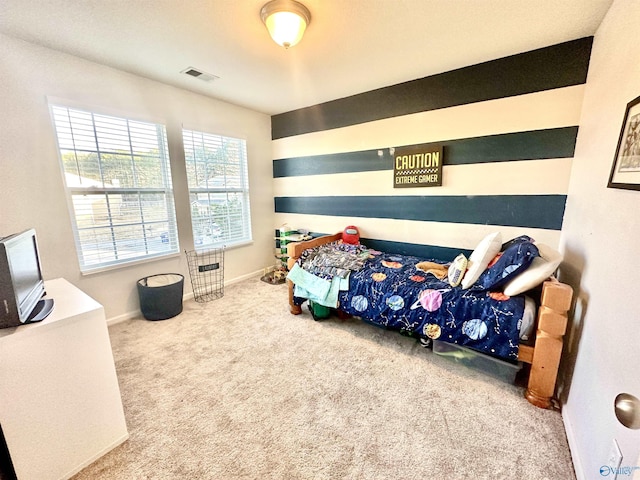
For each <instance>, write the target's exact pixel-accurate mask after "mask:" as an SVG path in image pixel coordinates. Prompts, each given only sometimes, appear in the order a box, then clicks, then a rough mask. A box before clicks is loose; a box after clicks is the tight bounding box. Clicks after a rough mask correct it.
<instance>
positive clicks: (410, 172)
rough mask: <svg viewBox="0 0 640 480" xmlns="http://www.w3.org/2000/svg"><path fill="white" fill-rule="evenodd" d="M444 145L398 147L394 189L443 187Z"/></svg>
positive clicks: (394, 157) (395, 153) (394, 162)
mask: <svg viewBox="0 0 640 480" xmlns="http://www.w3.org/2000/svg"><path fill="white" fill-rule="evenodd" d="M442 153H443V149H442V145H433V144H424V145H411V146H408V147H396V148H395V149H394V152H393V187H394V188H407V187H440V186H442V161H443V156H442Z"/></svg>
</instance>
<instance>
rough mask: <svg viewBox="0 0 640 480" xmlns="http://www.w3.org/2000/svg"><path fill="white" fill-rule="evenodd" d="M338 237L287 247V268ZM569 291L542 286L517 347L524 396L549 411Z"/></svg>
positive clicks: (555, 284)
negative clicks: (531, 337) (524, 369)
mask: <svg viewBox="0 0 640 480" xmlns="http://www.w3.org/2000/svg"><path fill="white" fill-rule="evenodd" d="M341 238H342V232H339V233H336V234H334V235H327V236H323V237H318V238H314V239H312V240H307V241H304V242H295V243H290V244H288V245H287V254H288V256H289V259H288V265H289V268H290V269H291V268H292V267H293V265H294V264H295V262H296V261H297V260H298V258H299V257H300V255H302V252H304V251H305V250H306V249H307V248H313V247H317V246H319V245H323V244H325V243H330V242H335V241H337V240H340V239H341ZM287 284H288V286H289V305H290V309H291V313H292V314H294V315H299V314H300V313H302V308H301V307H300V306H299V305H294V303H293V283H292V282H291V281H287ZM572 296H573V290H572V289H571V287H570V286H569V285H566V284H564V283H561V282H559V281H558V280H556V279H555V278H554V277H550V278H549V279H548V280H547V281H545V282H544V283H543V284H542V294H541V296H540V308H539V309H538V313H537V319H536V325H537V330H536V337H535V341H534V343H533V345H524V344H521V345H520V348H519V353H518V360H520V361H522V362H525V363H528V364H530V365H531V370H530V373H529V380H528V383H527V388H526V389H525V393H524V396H525V397H526V399H527V400H528V401H529V402H530V403H531V404H533V405H535V406H536V407H540V408H550V407H551V406H552V405H553V402H552V398H553V395H554V392H555V387H556V379H557V376H558V367H559V365H560V355H561V353H562V344H563V336H564V334H565V331H566V328H567V312H568V311H569V309H570V308H571V299H572Z"/></svg>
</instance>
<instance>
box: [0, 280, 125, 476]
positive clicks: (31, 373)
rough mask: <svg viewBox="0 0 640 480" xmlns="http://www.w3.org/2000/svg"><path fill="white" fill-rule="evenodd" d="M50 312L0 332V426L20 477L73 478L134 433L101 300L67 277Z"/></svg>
mask: <svg viewBox="0 0 640 480" xmlns="http://www.w3.org/2000/svg"><path fill="white" fill-rule="evenodd" d="M45 287H46V291H47V297H49V298H53V299H54V301H55V307H54V310H53V312H52V313H51V314H50V315H49V316H48V317H47V318H46V319H45V320H43V321H42V322H39V323H34V324H30V325H23V326H20V327H16V328H10V329H1V330H0V426H2V430H3V432H4V437H5V440H6V443H7V447H8V448H9V453H10V455H11V461H12V462H13V466H14V469H15V472H16V475H17V477H18V480H31V479H33V480H47V479H55V480H57V479H61V478H69V477H70V476H72V475H74V474H75V473H77V472H78V471H80V470H81V469H82V468H84V467H85V466H87V465H89V464H90V463H92V462H93V461H94V460H96V459H97V458H99V457H100V456H102V455H104V454H105V453H106V452H108V451H109V450H111V449H112V448H114V447H115V446H117V445H119V444H120V443H122V442H124V441H125V440H126V439H127V438H128V436H129V434H128V432H127V426H126V423H125V418H124V412H123V408H122V400H121V397H120V388H119V386H118V379H117V377H116V371H115V366H114V363H113V353H112V350H111V342H110V340H109V332H108V330H107V323H106V320H105V315H104V309H103V307H102V305H100V304H99V303H98V302H96V301H95V300H93V299H92V298H91V297H89V296H88V295H86V294H85V293H84V292H82V291H80V290H79V289H78V288H76V287H75V286H73V285H72V284H70V283H69V282H67V281H66V280H64V279H61V278H60V279H56V280H50V281H47V282H45Z"/></svg>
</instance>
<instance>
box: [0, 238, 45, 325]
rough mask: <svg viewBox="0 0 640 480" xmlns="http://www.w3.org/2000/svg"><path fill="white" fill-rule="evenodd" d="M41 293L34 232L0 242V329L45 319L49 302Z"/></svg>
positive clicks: (40, 277) (42, 284)
mask: <svg viewBox="0 0 640 480" xmlns="http://www.w3.org/2000/svg"><path fill="white" fill-rule="evenodd" d="M45 293H46V292H45V288H44V279H43V277H42V269H41V267H40V256H39V253H38V242H37V239H36V232H35V230H34V229H30V230H26V231H24V232H21V233H17V234H15V235H10V236H8V237H4V238H2V239H0V328H7V327H15V326H18V325H22V324H24V323H31V322H37V321H40V320H43V319H44V318H46V316H47V315H48V314H49V313H51V310H52V309H53V300H52V299H43V297H44V295H45Z"/></svg>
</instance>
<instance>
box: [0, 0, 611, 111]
mask: <svg viewBox="0 0 640 480" xmlns="http://www.w3.org/2000/svg"><path fill="white" fill-rule="evenodd" d="M266 1H267V0H1V1H0V32H1V33H4V34H6V35H11V36H14V37H17V38H20V39H23V40H27V41H30V42H33V43H37V44H40V45H45V46H47V47H50V48H54V49H57V50H61V51H64V52H68V53H71V54H73V55H77V56H79V57H82V58H86V59H88V60H92V61H95V62H98V63H102V64H105V65H109V66H112V67H115V68H118V69H121V70H125V71H127V72H131V73H135V74H137V75H141V76H143V77H147V78H151V79H155V80H158V81H160V82H164V83H167V84H170V85H175V86H177V87H180V88H184V89H187V90H191V91H194V92H198V93H201V94H203V95H207V96H210V97H214V98H218V99H222V100H225V101H228V102H231V103H234V104H237V105H241V106H245V107H249V108H251V109H254V110H257V111H260V112H264V113H268V114H276V113H282V112H286V111H290V110H294V109H297V108H301V107H305V106H309V105H315V104H317V103H321V102H325V101H328V100H334V99H337V98H342V97H346V96H349V95H353V94H356V93H361V92H365V91H368V90H372V89H375V88H379V87H384V86H387V85H393V84H396V83H401V82H404V81H408V80H413V79H415V78H421V77H425V76H428V75H432V74H435V73H440V72H445V71H448V70H452V69H455V68H460V67H464V66H468V65H473V64H476V63H480V62H484V61H487V60H492V59H495V58H500V57H504V56H507V55H512V54H515V53H520V52H524V51H528V50H533V49H536V48H540V47H544V46H548V45H553V44H556V43H560V42H564V41H567V40H573V39H576V38H581V37H585V36H589V35H593V34H594V33H595V32H596V29H597V28H598V26H599V25H600V22H601V21H602V19H603V17H604V15H605V13H606V11H607V9H608V8H609V6H610V5H611V3H612V0H302V3H304V4H305V5H306V6H307V7H308V8H309V10H310V11H311V15H312V20H311V24H310V25H309V27H308V29H307V32H306V33H305V36H304V38H303V39H302V41H301V42H300V43H299V44H298V45H296V46H295V47H292V48H291V49H289V50H285V49H283V48H282V47H279V46H278V45H276V44H275V43H274V42H273V41H272V40H271V38H270V37H269V35H268V32H267V30H266V28H265V27H264V25H263V24H262V21H261V20H260V8H261V7H262V5H263V4H264V3H266ZM187 67H195V68H197V69H200V70H203V71H205V72H207V73H211V74H214V75H217V76H219V77H220V78H219V79H218V80H215V81H214V82H211V83H206V82H203V81H202V80H198V79H196V78H193V77H190V76H187V75H184V74H181V73H180V71H182V70H184V69H186V68H187ZM496 80H497V81H499V79H496ZM0 88H1V87H0Z"/></svg>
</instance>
